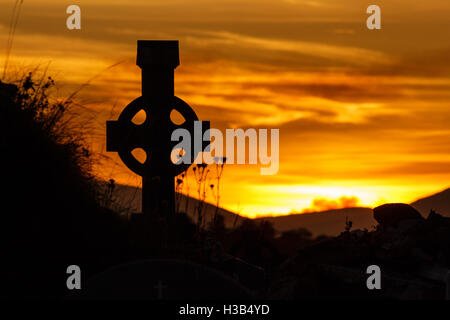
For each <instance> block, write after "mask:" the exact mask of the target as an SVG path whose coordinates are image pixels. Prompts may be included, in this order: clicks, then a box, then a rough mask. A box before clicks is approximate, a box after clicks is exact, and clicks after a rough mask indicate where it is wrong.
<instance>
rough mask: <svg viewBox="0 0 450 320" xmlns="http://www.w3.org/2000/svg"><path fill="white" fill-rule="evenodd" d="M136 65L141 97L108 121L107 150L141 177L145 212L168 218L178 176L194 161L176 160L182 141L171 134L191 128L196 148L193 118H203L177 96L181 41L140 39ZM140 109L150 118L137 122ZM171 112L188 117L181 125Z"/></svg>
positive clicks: (205, 144) (203, 143) (173, 202)
mask: <svg viewBox="0 0 450 320" xmlns="http://www.w3.org/2000/svg"><path fill="white" fill-rule="evenodd" d="M137 65H138V66H139V67H140V68H141V69H142V96H141V97H139V98H137V99H135V100H133V101H132V102H131V103H130V104H128V105H127V106H126V107H125V108H124V109H123V111H122V113H121V114H120V116H119V119H118V120H117V121H107V122H106V150H107V151H116V152H118V154H119V156H120V158H121V160H122V161H123V162H124V163H125V165H126V166H127V167H128V168H129V169H130V170H132V171H133V172H134V173H136V174H138V175H140V176H142V211H143V213H144V216H147V217H148V216H151V215H158V216H161V217H162V218H164V219H165V220H166V221H167V219H168V218H170V217H172V216H173V213H174V210H175V181H174V177H175V176H177V175H179V174H180V173H182V172H183V171H185V170H187V169H188V168H189V164H175V163H173V162H172V161H171V153H172V149H173V147H174V146H175V145H176V144H178V141H171V135H172V132H173V131H174V130H175V129H177V128H184V129H187V130H188V131H189V132H190V134H191V139H192V141H191V146H193V145H194V140H193V139H194V121H198V117H197V115H196V114H195V112H194V110H193V109H192V108H191V107H190V106H189V105H188V104H187V103H186V102H184V101H183V100H181V99H180V98H178V97H176V96H175V95H174V71H175V68H176V67H177V66H178V65H179V55H178V41H147V40H139V41H138V43H137ZM141 110H144V111H145V114H146V119H145V121H144V122H143V123H142V124H140V125H136V124H134V123H133V122H132V119H133V117H134V116H135V115H136V114H137V113H138V112H140V111H141ZM172 110H176V111H178V112H179V113H180V114H181V115H182V116H183V117H184V120H185V121H184V122H183V123H182V124H181V125H176V124H175V123H173V122H172V121H171V119H170V114H171V112H172ZM208 129H209V121H204V122H202V130H203V131H206V130H208ZM203 133H204V132H202V135H203ZM208 144H209V141H203V142H202V150H205V147H206V146H207V145H208ZM136 148H141V149H143V150H144V151H145V152H146V154H147V158H146V160H145V162H144V163H141V162H139V161H138V160H137V159H136V158H135V157H134V156H133V154H132V151H133V150H134V149H136ZM191 149H193V148H191ZM202 150H200V151H202ZM198 153H199V152H197V154H195V150H194V152H192V153H191V163H192V162H193V160H194V159H195V158H196V157H197V155H198ZM169 220H170V219H169Z"/></svg>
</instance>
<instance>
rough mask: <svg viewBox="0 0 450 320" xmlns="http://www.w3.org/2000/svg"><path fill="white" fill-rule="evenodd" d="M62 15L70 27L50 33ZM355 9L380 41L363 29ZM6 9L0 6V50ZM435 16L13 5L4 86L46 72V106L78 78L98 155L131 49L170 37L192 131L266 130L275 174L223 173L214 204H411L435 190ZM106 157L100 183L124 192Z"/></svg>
mask: <svg viewBox="0 0 450 320" xmlns="http://www.w3.org/2000/svg"><path fill="white" fill-rule="evenodd" d="M70 4H78V5H79V6H80V7H81V10H82V30H81V31H69V30H67V28H66V26H65V20H66V18H67V14H66V13H65V9H66V7H67V6H68V5H70ZM369 4H378V5H379V6H380V7H381V10H382V29H381V30H379V31H370V30H368V29H367V28H366V26H365V19H366V17H367V15H366V14H365V9H366V7H367V6H368V5H369ZM13 5H14V1H6V0H0V7H1V9H2V10H1V11H0V45H1V47H2V48H4V47H5V46H6V41H7V35H8V28H9V23H10V18H11V12H12V8H13ZM449 17H450V3H448V2H444V1H442V0H429V1H426V2H420V3H419V2H417V3H411V2H407V1H403V0H390V1H382V0H380V1H372V2H371V3H368V2H366V1H360V0H350V1H345V2H344V1H338V0H327V1H325V0H285V1H280V0H258V1H256V0H248V1H243V0H239V1H238V0H226V1H225V0H216V1H214V2H211V1H206V0H191V1H184V0H154V1H143V0H142V1H141V0H139V1H133V3H132V4H130V3H129V2H128V1H122V0H117V1H106V0H90V1H87V0H82V1H73V2H72V1H60V0H59V1H56V0H53V1H51V0H45V1H34V2H31V1H26V0H25V1H24V3H23V8H22V12H21V17H20V20H19V23H18V26H17V30H16V35H15V38H14V45H13V50H12V56H11V61H10V64H9V69H8V77H9V78H10V79H14V77H16V76H17V74H18V73H20V72H23V71H22V70H24V69H27V70H29V69H32V68H34V67H36V66H38V65H39V66H41V70H42V69H44V68H46V67H47V65H48V64H49V63H50V64H49V67H48V68H49V71H48V72H49V74H51V75H52V76H54V78H56V80H57V83H58V88H59V90H58V92H57V94H58V95H60V96H65V95H67V94H68V93H70V92H72V91H73V90H75V89H76V88H78V87H79V86H80V85H81V84H83V83H85V82H86V81H88V80H91V79H92V81H90V83H89V85H88V86H86V87H85V88H83V90H82V91H81V92H80V93H79V95H78V101H79V102H80V103H82V104H83V105H84V106H85V107H86V109H84V110H85V112H86V114H87V118H90V120H91V122H90V125H89V131H88V141H89V143H90V144H91V146H92V148H93V150H94V151H96V152H98V153H99V154H104V155H106V152H105V150H104V149H105V143H104V140H105V137H104V132H105V121H106V120H108V119H116V118H117V116H118V114H119V112H120V110H121V108H122V107H124V106H125V105H126V104H127V103H128V102H129V101H131V100H133V99H134V98H135V97H137V96H139V95H140V70H139V68H138V67H137V66H136V65H135V56H136V40H138V39H177V40H179V41H180V57H181V65H180V66H179V67H178V68H177V69H176V73H175V91H176V94H177V95H178V96H179V97H180V98H182V99H184V100H185V101H187V102H188V103H189V104H190V105H191V106H192V107H193V108H194V109H195V111H196V112H197V114H198V116H199V118H200V119H204V120H205V119H208V120H210V121H211V125H212V126H213V127H216V128H219V129H225V128H235V127H242V128H248V127H253V128H279V129H280V169H279V172H278V174H276V175H274V176H261V175H260V174H259V166H248V165H247V166H239V165H227V166H226V167H225V171H224V176H223V179H222V185H221V205H222V206H224V207H225V208H227V209H229V210H232V211H239V212H240V213H241V214H242V215H246V216H250V217H255V216H258V215H268V214H287V213H290V212H300V211H304V210H307V211H311V210H314V209H323V208H328V207H333V206H346V205H355V204H359V205H364V206H374V205H377V204H381V203H383V202H388V201H389V202H411V201H413V200H415V199H416V198H418V197H421V196H425V195H428V194H431V193H434V192H437V191H439V190H441V189H444V188H446V187H448V185H449V184H448V181H449V178H450V161H449V160H450V128H449V123H450V77H449V75H450V38H449V37H448V30H450V18H449ZM0 59H1V60H0V61H1V62H2V63H1V64H0V67H1V68H3V61H4V50H2V55H1V56H0ZM119 62H120V64H117V63H119ZM115 64H117V65H115ZM112 65H115V66H113V67H111V68H109V67H110V66H112ZM0 71H3V70H0ZM108 156H109V157H111V159H110V160H103V161H101V163H98V164H97V165H96V167H95V170H96V173H97V174H98V176H99V177H101V178H103V179H109V178H114V179H116V180H117V181H118V182H120V183H125V184H129V185H138V184H139V180H140V179H139V178H138V177H136V176H134V175H133V174H132V173H131V172H130V171H129V170H128V169H126V168H125V167H124V166H123V165H122V164H121V163H120V161H119V159H118V157H117V156H116V155H114V154H108ZM99 159H102V158H100V157H99ZM192 193H193V192H192ZM192 193H191V194H192ZM342 197H344V198H342ZM208 199H209V200H212V198H211V197H209V198H208ZM339 199H341V200H339ZM349 199H350V200H349ZM355 199H357V200H355ZM311 207H312V208H311Z"/></svg>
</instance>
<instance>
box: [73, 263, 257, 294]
mask: <svg viewBox="0 0 450 320" xmlns="http://www.w3.org/2000/svg"><path fill="white" fill-rule="evenodd" d="M252 297H253V293H252V292H251V291H250V290H248V289H247V288H245V287H243V286H242V285H241V284H239V283H238V282H237V281H236V280H235V279H233V278H231V277H229V276H227V275H225V274H223V273H222V272H219V271H217V270H214V269H212V268H210V267H207V266H204V265H200V264H197V263H194V262H190V261H184V260H178V259H148V260H141V261H136V262H132V263H127V264H123V265H119V266H116V267H113V268H111V269H109V270H107V271H105V272H103V273H101V274H99V275H97V276H95V277H92V278H91V279H89V280H88V281H87V283H86V285H84V286H83V289H82V290H81V291H80V292H79V295H78V294H77V295H76V296H74V298H81V299H121V300H123V299H133V300H135V299H149V300H183V299H210V300H213V299H248V298H252Z"/></svg>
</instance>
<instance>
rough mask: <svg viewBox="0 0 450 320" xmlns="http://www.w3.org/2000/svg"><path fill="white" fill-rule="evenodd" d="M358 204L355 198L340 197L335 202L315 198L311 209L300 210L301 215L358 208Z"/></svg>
mask: <svg viewBox="0 0 450 320" xmlns="http://www.w3.org/2000/svg"><path fill="white" fill-rule="evenodd" d="M358 204H359V199H358V197H355V196H349V197H347V196H342V197H340V198H338V199H335V200H332V199H327V198H315V199H314V200H313V201H312V203H311V207H309V208H306V209H304V210H302V213H308V212H319V211H326V210H332V209H342V208H351V207H356V206H358Z"/></svg>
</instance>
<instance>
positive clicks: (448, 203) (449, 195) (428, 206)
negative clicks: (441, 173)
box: [411, 188, 450, 217]
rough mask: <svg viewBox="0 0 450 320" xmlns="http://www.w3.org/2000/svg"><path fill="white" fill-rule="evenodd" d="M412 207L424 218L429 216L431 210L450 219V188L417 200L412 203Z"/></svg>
mask: <svg viewBox="0 0 450 320" xmlns="http://www.w3.org/2000/svg"><path fill="white" fill-rule="evenodd" d="M411 206H413V207H414V208H416V209H417V210H418V211H419V212H420V213H421V214H422V215H423V216H424V217H427V216H428V214H429V213H430V210H434V211H436V212H437V213H439V214H441V215H443V216H447V217H450V188H448V189H445V190H443V191H441V192H438V193H435V194H433V195H431V196H428V197H425V198H421V199H419V200H416V201H414V202H413V203H411Z"/></svg>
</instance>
